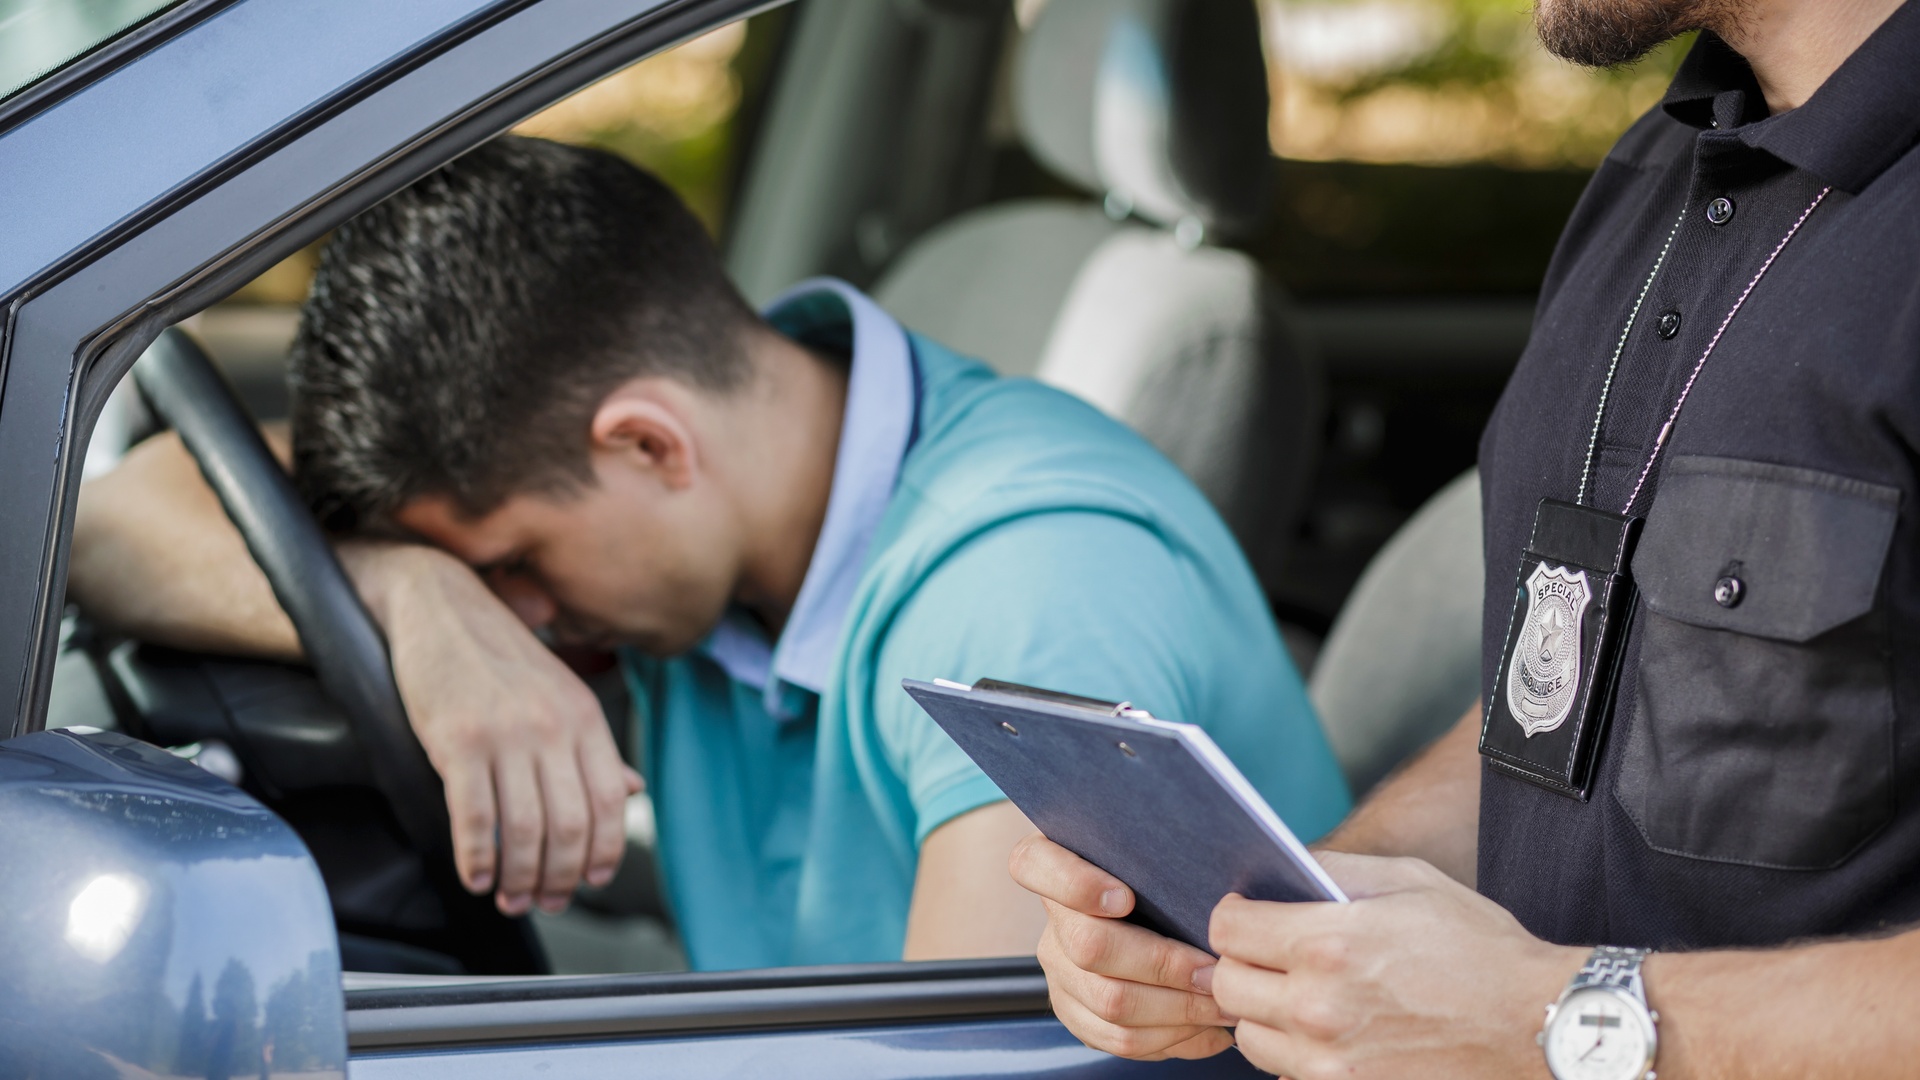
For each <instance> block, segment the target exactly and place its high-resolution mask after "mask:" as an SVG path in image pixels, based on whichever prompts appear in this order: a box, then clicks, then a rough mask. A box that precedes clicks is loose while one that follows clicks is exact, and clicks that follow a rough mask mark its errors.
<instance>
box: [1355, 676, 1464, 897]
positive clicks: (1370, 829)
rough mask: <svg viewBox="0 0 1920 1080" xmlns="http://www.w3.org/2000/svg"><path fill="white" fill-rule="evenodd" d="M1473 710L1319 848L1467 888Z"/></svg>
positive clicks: (1375, 793)
mask: <svg viewBox="0 0 1920 1080" xmlns="http://www.w3.org/2000/svg"><path fill="white" fill-rule="evenodd" d="M1479 738H1480V706H1479V705H1478V704H1476V705H1474V707H1473V708H1472V709H1471V710H1469V711H1468V713H1467V714H1466V715H1465V716H1463V717H1461V718H1460V722H1459V723H1457V724H1455V725H1454V726H1453V730H1451V731H1449V732H1447V733H1446V734H1445V735H1443V736H1441V737H1440V741H1438V742H1436V743H1434V744H1433V745H1432V746H1430V747H1428V748H1427V749H1426V750H1425V751H1424V752H1422V753H1421V754H1420V755H1419V756H1418V757H1416V758H1414V759H1413V761H1412V762H1411V763H1409V764H1408V765H1406V766H1405V767H1404V768H1402V769H1401V770H1400V771H1399V772H1396V773H1394V774H1393V775H1392V776H1389V777H1388V778H1387V779H1386V780H1384V781H1382V782H1381V784H1380V786H1379V787H1377V788H1375V789H1374V790H1373V793H1372V794H1371V795H1369V796H1368V798H1367V800H1366V801H1365V802H1363V803H1361V804H1360V807H1359V808H1358V809H1356V810H1355V811H1354V812H1353V813H1352V814H1350V815H1348V816H1347V820H1346V821H1344V822H1342V823H1341V825H1340V827H1339V828H1337V829H1335V830H1334V831H1333V832H1332V833H1330V834H1328V836H1327V837H1326V838H1325V839H1323V840H1321V841H1320V843H1319V845H1318V846H1320V847H1325V848H1331V849H1333V850H1335V851H1349V852H1353V853H1355V854H1359V855H1410V856H1413V857H1415V858H1420V859H1425V860H1426V861H1428V862H1430V863H1432V864H1433V865H1435V866H1437V867H1439V868H1440V869H1441V870H1442V871H1444V872H1445V873H1446V874H1447V876H1449V877H1451V878H1453V879H1454V880H1456V881H1458V882H1460V883H1461V884H1463V885H1467V886H1472V885H1473V879H1474V870H1475V860H1476V858H1477V855H1478V851H1479V844H1478V840H1479V829H1480V755H1479V753H1478V751H1477V749H1476V747H1477V745H1478V741H1479Z"/></svg>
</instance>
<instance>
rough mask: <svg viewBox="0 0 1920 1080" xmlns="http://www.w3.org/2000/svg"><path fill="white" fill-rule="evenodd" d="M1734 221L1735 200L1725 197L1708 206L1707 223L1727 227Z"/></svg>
mask: <svg viewBox="0 0 1920 1080" xmlns="http://www.w3.org/2000/svg"><path fill="white" fill-rule="evenodd" d="M1732 220H1733V200H1732V199H1729V198H1727V197H1725V196H1721V197H1720V198H1718V199H1715V200H1713V201H1712V202H1710V203H1708V204H1707V221H1709V222H1711V223H1712V224H1715V225H1725V224H1726V223H1727V222H1729V221H1732Z"/></svg>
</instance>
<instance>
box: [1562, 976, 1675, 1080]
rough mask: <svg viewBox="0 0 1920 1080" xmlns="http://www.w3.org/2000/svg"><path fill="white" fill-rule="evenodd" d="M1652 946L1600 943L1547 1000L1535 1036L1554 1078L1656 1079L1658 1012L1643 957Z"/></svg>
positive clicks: (1567, 1079)
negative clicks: (1651, 1003)
mask: <svg viewBox="0 0 1920 1080" xmlns="http://www.w3.org/2000/svg"><path fill="white" fill-rule="evenodd" d="M1652 952H1653V950H1651V949H1623V948H1620V947H1618V946H1615V945H1602V946H1600V947H1599V948H1597V949H1595V950H1593V955H1591V956H1589V957H1587V962H1586V965H1585V966H1584V967H1582V968H1581V969H1580V970H1579V972H1578V973H1576V974H1575V975H1574V977H1573V981H1572V982H1569V983H1568V984H1567V988H1566V990H1564V991H1563V992H1562V993H1561V994H1560V1000H1559V1001H1556V1002H1554V1003H1553V1004H1552V1005H1549V1006H1547V1024H1546V1026H1545V1027H1544V1028H1542V1029H1541V1030H1540V1034H1539V1035H1538V1036H1536V1038H1535V1041H1537V1042H1538V1043H1539V1044H1540V1047H1541V1049H1543V1050H1545V1051H1546V1052H1547V1071H1548V1072H1550V1073H1552V1074H1553V1080H1655V1077H1654V1074H1653V1056H1654V1052H1655V1050H1656V1049H1657V1048H1658V1046H1659V1031H1658V1026H1659V1023H1660V1014H1659V1013H1657V1012H1655V1011H1653V1010H1652V1009H1649V1008H1647V992H1646V987H1645V986H1644V985H1643V984H1642V982H1641V979H1640V962H1641V961H1642V960H1645V959H1646V958H1647V957H1648V956H1649V955H1651V954H1652Z"/></svg>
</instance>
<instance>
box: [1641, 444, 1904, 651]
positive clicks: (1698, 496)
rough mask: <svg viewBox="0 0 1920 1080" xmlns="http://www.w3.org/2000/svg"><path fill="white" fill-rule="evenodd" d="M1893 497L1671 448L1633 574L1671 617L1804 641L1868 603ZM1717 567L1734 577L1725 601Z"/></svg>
mask: <svg viewBox="0 0 1920 1080" xmlns="http://www.w3.org/2000/svg"><path fill="white" fill-rule="evenodd" d="M1899 505H1900V489H1898V488H1893V487H1887V486H1885V485H1881V484H1870V483H1867V482H1866V481H1863V480H1852V479H1848V478H1847V477H1844V476H1835V475H1833V474H1832V473H1823V472H1815V471H1813V470H1811V469H1795V468H1789V467H1787V466H1784V465H1767V464H1762V463H1760V462H1755V461H1740V460H1736V459H1734V458H1717V457H1700V456H1681V457H1675V458H1673V459H1672V460H1671V461H1669V462H1667V464H1666V467H1665V468H1664V469H1663V470H1662V471H1661V474H1660V491H1659V495H1658V496H1657V497H1656V498H1655V499H1654V503H1653V509H1652V510H1651V511H1650V512H1649V513H1648V515H1647V525H1646V531H1645V532H1644V533H1643V534H1642V536H1641V539H1640V547H1639V550H1637V551H1636V552H1635V553H1634V556H1633V575H1634V579H1635V581H1636V582H1637V583H1638V585H1639V588H1640V595H1641V596H1643V597H1644V598H1645V599H1646V602H1647V605H1648V606H1649V607H1651V608H1652V609H1653V610H1654V611H1655V612H1657V613H1659V614H1661V615H1664V616H1666V617H1668V618H1670V619H1678V620H1680V621H1682V622H1687V623H1692V624H1694V625H1696V626H1708V627H1714V628H1717V629H1722V630H1733V631H1737V632H1739V633H1743V634H1753V635H1756V636H1758V637H1766V638H1774V639H1776V640H1780V641H1796V642H1798V641H1806V640H1808V639H1810V638H1812V637H1814V636H1815V635H1818V634H1822V633H1825V632H1826V631H1828V630H1831V629H1833V628H1834V627H1836V626H1839V625H1841V624H1842V623H1846V622H1850V621H1852V620H1854V619H1857V618H1859V617H1860V616H1862V615H1865V614H1866V613H1867V612H1869V611H1871V610H1872V609H1873V602H1874V596H1875V594H1876V593H1877V592H1878V590H1879V585H1880V570H1881V564H1882V563H1884V562H1885V561H1886V555H1887V545H1888V543H1889V542H1890V541H1891V540H1892V538H1893V526H1894V521H1895V519H1896V517H1897V516H1898V512H1899ZM1728 577H1731V578H1734V579H1736V580H1737V582H1738V586H1737V593H1736V594H1735V595H1734V596H1733V599H1734V601H1735V602H1734V603H1732V604H1731V605H1728V604H1726V603H1723V602H1722V600H1723V599H1726V598H1727V594H1728V590H1726V589H1721V588H1720V583H1721V581H1722V579H1723V578H1728ZM1716 590H1718V591H1719V593H1720V597H1719V598H1716Z"/></svg>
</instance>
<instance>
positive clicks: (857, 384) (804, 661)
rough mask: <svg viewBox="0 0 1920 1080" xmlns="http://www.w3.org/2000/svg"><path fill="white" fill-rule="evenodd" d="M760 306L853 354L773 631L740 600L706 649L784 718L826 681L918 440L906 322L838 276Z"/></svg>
mask: <svg viewBox="0 0 1920 1080" xmlns="http://www.w3.org/2000/svg"><path fill="white" fill-rule="evenodd" d="M764 316H765V318H766V320H767V322H768V323H769V324H771V325H772V326H773V327H774V329H776V330H779V331H780V332H781V333H783V334H785V335H787V336H788V337H790V338H792V339H794V340H795V341H798V342H800V343H801V344H803V345H808V346H810V347H813V348H817V349H820V350H822V351H825V352H829V353H837V354H839V355H842V356H847V357H849V358H850V362H851V368H850V372H849V374H848V377H847V404H846V410H845V413H844V414H843V416H842V419H841V422H840V446H839V449H838V450H837V451H836V453H835V455H834V461H833V486H832V489H831V490H830V492H829V494H828V496H827V514H826V518H825V520H824V521H823V522H822V523H821V526H820V536H819V539H818V540H816V541H815V542H814V547H813V558H812V560H811V561H810V562H809V563H808V564H807V575H806V577H805V578H804V579H803V580H802V582H801V585H800V595H799V596H798V597H797V598H796V599H795V600H794V604H793V612H792V613H791V614H790V615H789V616H788V617H787V625H786V627H785V628H784V629H783V630H782V631H781V634H780V638H779V640H778V641H776V642H772V643H769V642H768V641H767V637H766V633H765V631H763V630H762V629H761V628H760V626H759V624H758V623H756V622H755V621H754V620H753V618H752V617H751V616H749V615H747V613H746V612H744V611H740V610H737V609H736V610H734V611H731V612H729V613H728V614H727V616H726V618H724V619H722V620H721V622H720V625H719V626H717V627H715V628H714V631H713V633H712V634H711V635H709V636H708V638H707V640H706V642H705V643H704V644H703V645H702V646H701V650H702V651H703V652H705V653H706V655H707V656H708V657H710V658H711V659H712V660H713V661H714V662H715V663H716V664H718V665H720V668H721V670H723V671H725V672H726V673H727V676H728V677H729V678H731V679H732V680H733V681H735V682H737V683H741V684H744V685H746V686H748V687H751V688H754V689H757V690H759V691H760V693H761V695H762V699H763V701H764V703H765V706H766V710H767V714H768V715H769V716H772V717H775V718H777V719H781V720H791V719H795V718H797V717H799V716H802V715H805V713H806V712H807V706H808V704H809V698H810V697H811V698H817V697H818V696H819V695H820V694H821V693H823V692H824V691H825V689H826V685H827V680H828V672H829V671H830V670H831V667H832V664H833V656H834V649H835V647H836V646H837V645H838V644H839V641H840V633H841V631H842V629H844V627H845V624H846V619H847V611H848V609H849V608H850V607H851V606H852V603H853V592H854V587H855V585H857V584H858V583H859V580H860V571H861V570H862V568H864V567H865V565H866V561H867V549H868V548H869V547H870V546H871V545H872V542H873V536H874V533H875V531H876V530H878V529H879V527H880V520H881V518H882V517H884V516H885V514H886V512H887V504H888V503H889V502H890V501H891V500H892V499H893V489H894V486H895V484H897V483H898V482H899V479H900V463H901V460H902V459H903V458H905V457H906V454H907V450H908V448H909V447H910V446H911V445H912V443H913V435H914V429H915V419H916V415H917V413H918V410H919V391H918V381H919V380H918V376H917V374H916V372H915V369H914V361H913V347H912V345H911V344H910V343H909V341H908V339H907V332H906V330H905V329H904V328H903V327H902V326H901V325H900V324H899V323H898V322H897V321H895V320H894V318H893V317H892V316H891V315H888V314H887V313H886V312H885V311H884V310H882V309H881V307H880V305H878V304H876V303H874V302H873V301H872V300H871V299H869V298H868V297H867V296H866V294H864V293H862V292H861V291H860V290H858V289H856V288H854V287H853V286H851V285H849V284H847V283H846V282H844V281H840V280H838V279H835V278H824V277H823V278H811V279H809V280H807V281H803V282H801V283H800V284H798V285H795V286H794V287H793V288H791V289H789V290H787V291H786V292H784V293H782V294H781V295H780V296H778V297H776V298H775V299H774V301H773V302H772V303H771V304H769V305H767V308H766V311H765V312H764Z"/></svg>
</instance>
